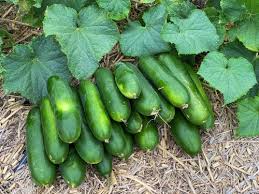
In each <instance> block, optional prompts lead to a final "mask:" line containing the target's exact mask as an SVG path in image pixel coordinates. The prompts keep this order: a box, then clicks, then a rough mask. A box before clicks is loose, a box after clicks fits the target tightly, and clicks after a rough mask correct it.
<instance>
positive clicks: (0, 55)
mask: <svg viewBox="0 0 259 194" xmlns="http://www.w3.org/2000/svg"><path fill="white" fill-rule="evenodd" d="M2 45H3V40H2V37H1V36H0V75H1V74H2V73H3V72H4V68H3V66H2V61H3V54H2Z"/></svg>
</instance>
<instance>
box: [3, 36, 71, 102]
mask: <svg viewBox="0 0 259 194" xmlns="http://www.w3.org/2000/svg"><path fill="white" fill-rule="evenodd" d="M3 64H4V68H5V72H4V91H5V92H6V93H11V92H16V93H20V94H21V95H22V96H24V97H26V98H28V99H29V100H31V101H32V102H34V103H36V102H38V101H39V100H40V99H41V98H42V97H43V96H46V95H47V86H46V83H47V80H48V78H49V77H50V76H52V75H58V76H60V77H62V78H64V79H67V80H68V79H70V72H69V70H68V68H67V59H66V56H65V55H64V54H63V53H62V52H61V50H60V46H59V44H58V43H57V42H56V41H55V40H54V38H53V37H48V38H44V37H38V38H36V39H34V40H33V41H32V42H31V43H29V44H27V45H17V46H16V47H15V48H14V50H13V52H11V53H10V54H9V55H8V56H7V57H5V59H4V61H3Z"/></svg>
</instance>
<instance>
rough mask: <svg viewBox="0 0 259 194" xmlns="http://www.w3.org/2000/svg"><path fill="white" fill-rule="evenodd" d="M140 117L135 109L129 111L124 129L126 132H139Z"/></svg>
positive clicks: (140, 127) (141, 125)
mask: <svg viewBox="0 0 259 194" xmlns="http://www.w3.org/2000/svg"><path fill="white" fill-rule="evenodd" d="M142 127H143V124H142V117H141V116H140V114H139V113H138V112H136V111H133V112H131V115H130V117H129V119H128V121H127V123H126V127H125V130H126V131H127V132H128V133H131V134H135V133H139V132H140V131H141V130H142Z"/></svg>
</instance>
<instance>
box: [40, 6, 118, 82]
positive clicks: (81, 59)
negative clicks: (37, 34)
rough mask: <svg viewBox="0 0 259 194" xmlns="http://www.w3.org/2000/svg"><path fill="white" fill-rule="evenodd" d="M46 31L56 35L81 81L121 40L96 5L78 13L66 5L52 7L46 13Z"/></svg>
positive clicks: (114, 25) (74, 72) (110, 21)
mask: <svg viewBox="0 0 259 194" xmlns="http://www.w3.org/2000/svg"><path fill="white" fill-rule="evenodd" d="M60 13H62V14H60ZM43 29H44V32H45V34H46V35H47V36H49V35H55V36H56V39H57V40H58V41H59V43H60V45H61V48H62V51H63V52H64V53H65V54H66V55H67V58H68V66H69V69H70V71H71V72H72V74H73V75H74V76H75V77H76V78H78V79H81V78H86V77H90V76H91V75H92V74H93V73H94V72H95V70H96V69H97V67H98V66H99V61H100V60H101V58H102V57H103V56H104V55H105V54H107V53H108V52H109V51H110V50H111V49H112V48H113V46H114V45H115V44H116V42H117V41H118V39H119V32H118V29H117V26H116V24H115V23H114V22H113V21H112V20H109V19H108V18H107V15H106V13H105V12H104V11H102V10H100V9H98V8H97V7H96V6H89V7H86V8H84V9H82V10H81V11H80V12H79V13H77V12H76V10H74V9H72V8H69V7H66V6H64V5H52V6H50V7H48V8H47V10H46V13H45V19H44V21H43Z"/></svg>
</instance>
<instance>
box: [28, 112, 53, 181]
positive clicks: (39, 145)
mask: <svg viewBox="0 0 259 194" xmlns="http://www.w3.org/2000/svg"><path fill="white" fill-rule="evenodd" d="M26 146H27V148H26V151H27V158H28V165H29V169H30V172H31V176H32V179H33V181H34V182H35V183H36V184H38V185H50V184H52V183H53V182H54V180H55V178H56V167H55V165H54V164H52V163H51V162H50V161H49V159H48V156H47V155H46V153H45V148H44V143H43V136H42V131H41V120H40V111H39V109H38V108H32V109H31V111H30V112H29V114H28V117H27V121H26Z"/></svg>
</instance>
